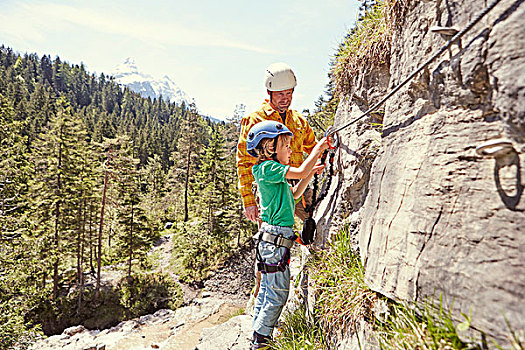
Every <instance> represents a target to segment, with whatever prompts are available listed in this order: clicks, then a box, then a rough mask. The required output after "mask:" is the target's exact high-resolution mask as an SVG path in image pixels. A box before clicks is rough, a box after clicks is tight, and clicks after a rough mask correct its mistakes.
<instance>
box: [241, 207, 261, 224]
mask: <svg viewBox="0 0 525 350" xmlns="http://www.w3.org/2000/svg"><path fill="white" fill-rule="evenodd" d="M244 215H245V216H246V218H247V219H248V220H250V221H253V222H257V221H258V220H259V209H258V208H257V206H256V205H250V206H249V207H246V208H244Z"/></svg>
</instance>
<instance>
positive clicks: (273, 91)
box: [237, 62, 317, 349]
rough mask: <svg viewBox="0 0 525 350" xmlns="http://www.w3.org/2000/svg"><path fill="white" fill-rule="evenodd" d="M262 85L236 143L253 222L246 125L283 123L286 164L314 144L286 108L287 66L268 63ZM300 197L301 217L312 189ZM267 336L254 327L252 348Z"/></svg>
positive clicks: (291, 83) (290, 84)
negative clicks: (262, 96)
mask: <svg viewBox="0 0 525 350" xmlns="http://www.w3.org/2000/svg"><path fill="white" fill-rule="evenodd" d="M264 85H265V87H266V91H267V92H268V95H269V99H267V100H265V101H264V102H263V103H262V105H261V107H260V108H259V109H258V110H256V111H255V112H253V113H251V114H249V115H248V116H246V117H244V118H242V120H241V132H240V136H239V142H238V144H237V175H238V177H239V191H240V192H241V196H242V201H243V205H244V215H245V216H246V217H247V218H248V219H249V220H251V221H253V222H257V223H260V221H261V219H260V216H259V209H258V208H257V203H256V201H255V195H254V194H253V192H252V184H253V182H254V178H253V175H252V167H253V166H254V165H255V163H256V162H257V158H255V157H252V156H250V155H249V154H248V152H247V150H246V140H247V139H248V135H249V133H250V129H251V128H252V127H253V126H254V125H255V124H257V123H259V122H261V121H264V120H274V121H278V122H281V123H283V124H284V125H285V126H286V127H287V128H288V129H289V130H290V131H291V132H292V133H293V138H292V140H291V144H290V148H291V149H292V154H291V157H290V166H292V167H299V166H300V165H301V164H302V163H303V159H304V154H303V152H306V153H308V154H310V153H311V152H312V150H313V149H314V147H315V145H316V144H317V141H316V140H315V135H314V132H313V130H312V128H310V125H308V121H307V120H306V119H305V118H304V117H303V116H302V114H300V113H298V112H297V111H294V110H291V109H289V108H290V105H291V104H292V97H293V92H294V89H295V87H296V86H297V79H296V78H295V74H294V73H293V71H292V69H291V68H290V66H289V65H287V64H286V63H282V62H279V63H273V64H271V65H270V66H269V67H268V68H267V69H266V72H265V76H264ZM302 199H303V200H300V201H299V202H298V203H296V205H295V215H296V216H298V217H299V218H300V219H301V220H303V221H304V219H305V218H306V217H307V216H308V213H307V212H306V210H305V206H306V205H309V204H311V201H312V191H311V190H308V189H307V191H305V192H304V194H303V197H302ZM255 280H256V282H255V283H256V285H255V291H254V296H255V297H257V294H258V293H259V287H260V283H261V272H260V271H257V272H256V275H255ZM267 338H268V337H265V336H262V338H261V335H259V334H257V332H255V331H254V339H253V348H254V349H259V348H264V347H265V344H266V342H267Z"/></svg>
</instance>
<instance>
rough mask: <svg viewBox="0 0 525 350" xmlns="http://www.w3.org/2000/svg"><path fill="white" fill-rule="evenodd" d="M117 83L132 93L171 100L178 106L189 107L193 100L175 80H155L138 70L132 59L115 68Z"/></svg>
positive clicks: (114, 75)
mask: <svg viewBox="0 0 525 350" xmlns="http://www.w3.org/2000/svg"><path fill="white" fill-rule="evenodd" d="M111 75H113V77H114V78H115V80H116V82H117V83H119V84H122V85H125V86H127V87H129V88H130V89H131V90H132V91H134V92H137V93H139V94H140V95H141V96H143V97H150V98H152V99H153V98H159V97H160V96H161V95H162V98H163V100H169V101H170V102H174V103H176V104H178V105H180V104H182V102H184V103H186V104H187V105H188V104H189V103H191V102H192V99H191V98H190V97H189V96H188V95H186V93H185V92H184V91H182V90H181V89H180V88H179V87H178V86H177V84H175V82H174V81H173V80H171V79H170V78H169V77H168V76H167V75H165V76H164V77H162V78H161V79H155V78H154V77H152V76H151V75H148V74H145V73H142V72H140V71H139V70H138V68H137V65H136V63H135V60H134V59H133V58H131V57H128V58H126V60H125V61H124V62H123V63H121V64H119V65H118V66H116V67H115V69H114V70H113V72H112V73H111Z"/></svg>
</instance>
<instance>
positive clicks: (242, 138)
mask: <svg viewBox="0 0 525 350" xmlns="http://www.w3.org/2000/svg"><path fill="white" fill-rule="evenodd" d="M256 123H257V118H253V116H251V115H249V116H247V117H244V118H243V119H242V120H241V132H240V135H239V142H238V143H237V156H236V159H237V176H238V178H239V182H238V186H239V192H240V193H241V197H242V202H243V204H244V207H245V208H246V207H249V206H252V205H256V204H255V197H254V195H253V193H252V183H253V180H254V179H253V174H252V167H253V166H254V165H255V163H256V162H257V159H256V158H254V157H252V156H250V155H249V154H248V152H247V151H246V139H247V136H248V131H250V129H251V127H252V126H253V125H255V124H256Z"/></svg>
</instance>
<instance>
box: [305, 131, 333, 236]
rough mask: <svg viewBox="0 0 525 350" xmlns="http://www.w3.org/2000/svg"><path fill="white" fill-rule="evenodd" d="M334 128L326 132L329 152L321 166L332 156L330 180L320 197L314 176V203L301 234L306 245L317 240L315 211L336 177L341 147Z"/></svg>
mask: <svg viewBox="0 0 525 350" xmlns="http://www.w3.org/2000/svg"><path fill="white" fill-rule="evenodd" d="M332 129H333V126H331V127H329V128H328V129H327V130H326V131H325V136H326V137H327V140H328V147H329V149H328V150H325V151H324V152H323V154H322V155H321V164H325V163H326V158H327V157H328V156H330V158H329V163H330V174H329V175H328V178H327V180H326V183H325V184H324V186H323V189H322V190H321V193H320V194H319V197H317V188H318V185H319V175H318V174H315V175H314V188H313V190H312V203H311V204H310V205H308V206H305V210H306V212H307V213H308V217H307V218H306V219H305V220H304V223H303V230H302V232H301V234H300V238H301V241H302V242H303V243H304V244H312V243H313V241H314V238H315V231H316V228H317V224H316V222H315V220H314V218H313V215H314V209H315V208H316V207H317V204H319V203H320V202H321V201H322V200H323V199H324V198H325V197H326V195H327V194H328V190H329V189H330V185H331V184H332V177H333V176H334V158H335V149H336V148H337V147H338V146H339V135H338V134H337V132H332Z"/></svg>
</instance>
